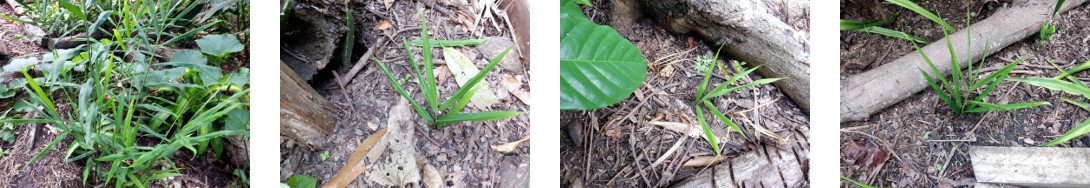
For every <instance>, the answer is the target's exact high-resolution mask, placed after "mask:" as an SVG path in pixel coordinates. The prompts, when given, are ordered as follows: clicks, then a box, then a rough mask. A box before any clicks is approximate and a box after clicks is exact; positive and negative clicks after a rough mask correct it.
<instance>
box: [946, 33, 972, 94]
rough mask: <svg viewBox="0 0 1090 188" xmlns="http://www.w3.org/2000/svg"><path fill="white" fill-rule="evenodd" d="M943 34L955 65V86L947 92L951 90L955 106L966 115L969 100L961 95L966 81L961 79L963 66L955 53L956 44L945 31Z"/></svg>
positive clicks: (952, 72)
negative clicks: (963, 83)
mask: <svg viewBox="0 0 1090 188" xmlns="http://www.w3.org/2000/svg"><path fill="white" fill-rule="evenodd" d="M942 34H943V35H944V36H945V37H946V49H947V50H949V51H950V63H951V64H953V66H952V67H951V68H950V69H951V73H950V83H952V84H953V88H949V87H948V88H947V90H950V94H951V95H952V96H951V97H953V98H952V99H954V104H955V105H957V106H956V107H957V108H958V111H961V112H962V113H964V112H965V109H966V108H965V106H966V100H967V99H966V98H963V97H962V95H961V91H962V87H961V85H962V82H963V81H964V80H962V77H961V76H962V75H961V65H960V64H959V63H958V56H957V53H954V44H953V42H951V41H950V35H949V34H948V33H947V32H946V31H945V30H943V32H942ZM966 91H968V90H966Z"/></svg>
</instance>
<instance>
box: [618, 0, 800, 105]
mask: <svg viewBox="0 0 1090 188" xmlns="http://www.w3.org/2000/svg"><path fill="white" fill-rule="evenodd" d="M627 1H639V2H641V3H642V4H640V5H639V7H640V8H641V9H640V10H643V11H644V13H645V14H646V15H648V16H650V17H651V18H652V19H653V20H656V21H657V22H658V23H659V24H660V25H661V26H663V28H666V29H668V30H670V31H673V32H677V33H690V32H691V33H694V34H696V35H698V36H700V37H701V38H703V39H704V40H705V41H708V42H709V43H713V44H715V45H722V46H723V50H724V52H725V53H726V54H728V55H730V56H731V57H733V58H735V59H738V60H741V61H745V62H747V63H749V64H751V65H752V66H758V65H764V67H762V68H760V69H758V70H757V73H759V74H761V75H763V76H764V77H766V78H783V79H782V80H779V81H776V82H773V83H772V84H773V85H776V87H777V88H779V89H780V91H782V92H783V93H784V94H786V95H787V96H788V97H790V98H791V99H792V101H793V102H795V104H797V105H798V107H799V108H800V109H802V110H803V111H804V112H806V113H809V111H810V110H809V109H810V61H809V60H810V41H809V31H806V30H804V29H805V28H802V29H797V28H796V27H794V26H792V25H794V24H789V22H792V23H793V22H799V21H800V20H806V19H809V18H808V17H807V14H806V13H808V12H809V1H797V0H773V1H762V0H627ZM791 20H794V21H791Z"/></svg>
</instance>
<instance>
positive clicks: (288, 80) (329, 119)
mask: <svg viewBox="0 0 1090 188" xmlns="http://www.w3.org/2000/svg"><path fill="white" fill-rule="evenodd" d="M332 108H333V105H331V104H330V103H329V101H328V100H326V99H325V98H324V97H322V96H321V95H318V92H317V91H314V88H311V87H310V85H308V84H307V83H306V82H305V81H303V79H300V78H299V75H296V74H295V72H294V71H292V70H291V69H290V68H288V67H287V66H286V65H284V62H280V134H281V135H285V136H288V137H290V138H292V139H295V140H296V141H298V142H300V143H304V144H306V145H307V146H309V147H311V148H322V147H325V146H326V145H327V144H328V143H329V135H330V134H332V133H333V126H334V124H336V123H337V114H335V113H334V112H335V110H333V109H332Z"/></svg>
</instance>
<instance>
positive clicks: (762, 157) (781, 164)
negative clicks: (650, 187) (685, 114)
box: [674, 144, 808, 188]
mask: <svg viewBox="0 0 1090 188" xmlns="http://www.w3.org/2000/svg"><path fill="white" fill-rule="evenodd" d="M788 146H789V147H783V148H782V149H777V148H775V147H771V146H765V147H758V148H759V149H757V150H754V151H753V152H746V153H744V154H741V155H740V156H738V157H735V158H731V159H727V161H723V162H722V163H720V164H718V165H716V166H715V167H714V168H709V169H713V170H705V171H703V172H701V173H699V174H696V175H693V176H692V177H689V179H686V180H684V181H682V182H680V183H678V184H676V185H675V186H674V187H675V188H689V187H761V186H770V187H799V186H801V185H804V184H805V181H807V180H806V177H804V174H805V173H806V172H803V166H805V165H804V164H800V161H806V160H800V158H805V157H806V155H807V153H808V152H799V153H798V155H796V151H801V150H803V149H802V148H800V147H798V145H795V144H790V145H788ZM766 154H767V155H766Z"/></svg>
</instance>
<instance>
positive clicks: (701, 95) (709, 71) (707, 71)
mask: <svg viewBox="0 0 1090 188" xmlns="http://www.w3.org/2000/svg"><path fill="white" fill-rule="evenodd" d="M719 50H723V47H722V46H720V47H719V49H718V50H715V58H713V59H712V61H719ZM718 65H719V64H718V63H712V64H711V65H708V69H705V70H704V80H703V81H700V87H697V89H696V101H700V99H701V98H704V89H705V88H707V87H708V79H709V78H711V76H712V69H714V68H715V66H718ZM738 75H742V74H738ZM738 75H735V77H738ZM731 80H734V78H733V77H731ZM728 82H729V81H728ZM696 101H693V102H696ZM716 151H718V150H716ZM717 153H718V152H717Z"/></svg>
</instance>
